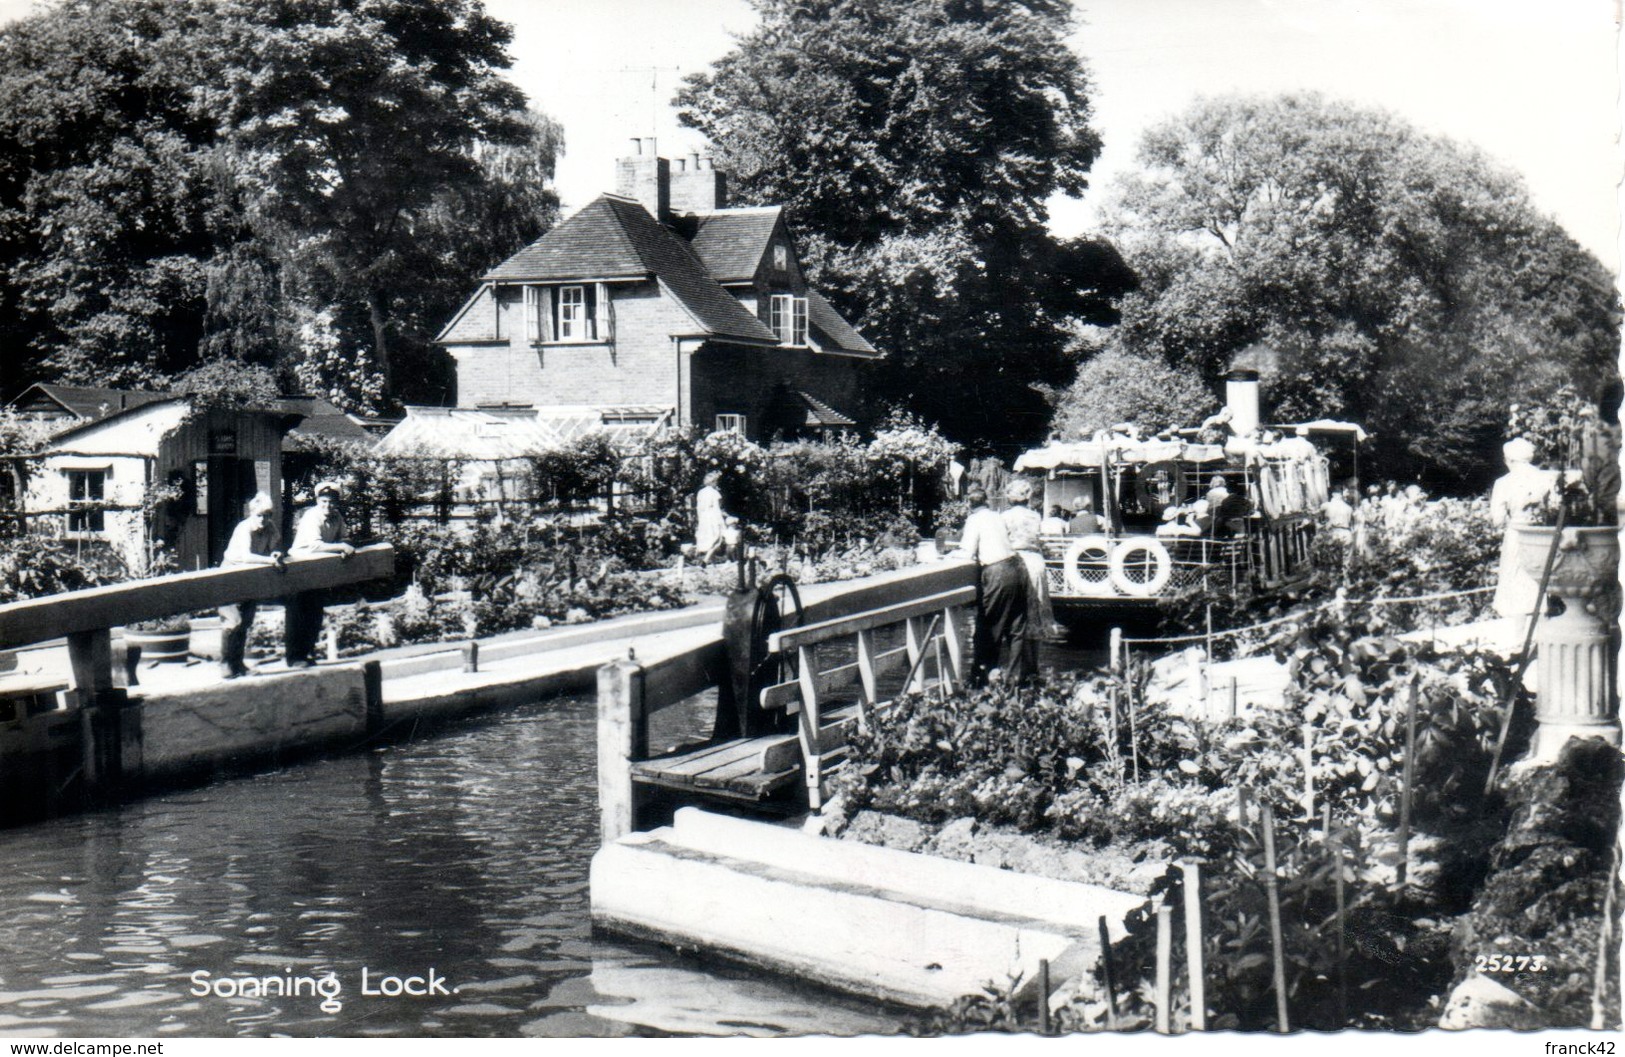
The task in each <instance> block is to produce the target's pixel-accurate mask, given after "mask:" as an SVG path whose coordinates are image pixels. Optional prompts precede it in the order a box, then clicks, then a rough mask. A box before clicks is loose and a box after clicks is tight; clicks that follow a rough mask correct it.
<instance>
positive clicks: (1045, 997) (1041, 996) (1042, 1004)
mask: <svg viewBox="0 0 1625 1057" xmlns="http://www.w3.org/2000/svg"><path fill="white" fill-rule="evenodd" d="M1038 1033H1039V1034H1040V1035H1048V1034H1049V959H1048V958H1040V959H1038Z"/></svg>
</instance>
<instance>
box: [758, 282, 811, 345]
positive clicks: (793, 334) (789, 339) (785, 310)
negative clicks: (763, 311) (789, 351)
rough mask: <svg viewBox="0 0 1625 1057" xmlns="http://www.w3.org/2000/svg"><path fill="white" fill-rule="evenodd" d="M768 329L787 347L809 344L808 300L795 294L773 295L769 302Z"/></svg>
mask: <svg viewBox="0 0 1625 1057" xmlns="http://www.w3.org/2000/svg"><path fill="white" fill-rule="evenodd" d="M767 314H768V327H769V328H770V329H771V330H772V331H773V333H774V335H776V336H777V337H778V339H779V340H780V341H781V342H783V343H784V344H786V345H794V346H797V347H803V346H805V345H806V344H807V299H806V298H805V297H797V296H795V295H794V294H773V295H772V296H771V298H770V299H769V302H768V311H767Z"/></svg>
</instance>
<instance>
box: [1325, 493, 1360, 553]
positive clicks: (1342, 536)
mask: <svg viewBox="0 0 1625 1057" xmlns="http://www.w3.org/2000/svg"><path fill="white" fill-rule="evenodd" d="M1320 516H1321V517H1322V518H1324V519H1325V521H1326V532H1327V537H1328V538H1329V539H1330V540H1331V541H1332V542H1333V543H1335V544H1337V545H1338V546H1339V547H1342V548H1347V547H1348V546H1349V544H1350V543H1352V542H1353V540H1354V507H1352V506H1350V505H1349V501H1348V497H1347V496H1345V495H1344V494H1343V490H1342V489H1340V488H1339V489H1336V490H1334V491H1333V492H1332V494H1331V498H1329V499H1327V500H1326V502H1324V503H1322V504H1321V505H1320Z"/></svg>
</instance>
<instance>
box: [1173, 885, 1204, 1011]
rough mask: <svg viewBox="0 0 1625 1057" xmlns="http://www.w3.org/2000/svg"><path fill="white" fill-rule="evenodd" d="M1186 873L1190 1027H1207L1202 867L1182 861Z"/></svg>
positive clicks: (1186, 946) (1186, 959)
mask: <svg viewBox="0 0 1625 1057" xmlns="http://www.w3.org/2000/svg"><path fill="white" fill-rule="evenodd" d="M1179 869H1180V872H1181V873H1183V874H1184V875H1185V967H1186V972H1187V974H1188V975H1189V976H1190V988H1191V1030H1193V1031H1206V1030H1207V984H1206V980H1205V979H1204V977H1203V968H1202V868H1201V866H1200V865H1199V864H1197V863H1194V862H1182V863H1180V864H1179Z"/></svg>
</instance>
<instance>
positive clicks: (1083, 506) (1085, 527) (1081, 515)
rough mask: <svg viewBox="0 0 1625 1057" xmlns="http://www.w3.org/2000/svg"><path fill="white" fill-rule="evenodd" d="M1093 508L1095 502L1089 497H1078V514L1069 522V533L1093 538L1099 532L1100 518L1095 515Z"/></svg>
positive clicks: (1067, 526) (1067, 527)
mask: <svg viewBox="0 0 1625 1057" xmlns="http://www.w3.org/2000/svg"><path fill="white" fill-rule="evenodd" d="M1093 506H1094V501H1093V500H1091V499H1090V498H1089V497H1088V496H1087V495H1080V496H1078V508H1077V513H1075V514H1073V515H1072V520H1071V521H1069V522H1067V525H1066V529H1067V531H1068V532H1072V533H1077V534H1079V535H1083V536H1093V535H1094V534H1095V533H1097V532H1099V531H1100V518H1099V517H1097V516H1096V515H1095V512H1094V510H1093V509H1092V507H1093Z"/></svg>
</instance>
